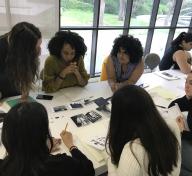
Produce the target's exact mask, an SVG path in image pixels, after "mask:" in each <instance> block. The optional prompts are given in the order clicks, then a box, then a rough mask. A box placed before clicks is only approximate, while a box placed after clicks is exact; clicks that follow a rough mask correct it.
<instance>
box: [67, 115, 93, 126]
mask: <svg viewBox="0 0 192 176" xmlns="http://www.w3.org/2000/svg"><path fill="white" fill-rule="evenodd" d="M71 119H72V120H73V122H74V123H75V125H76V126H77V127H81V126H85V125H87V124H89V123H90V121H89V119H88V118H87V116H85V115H84V114H78V115H75V116H72V117H71Z"/></svg>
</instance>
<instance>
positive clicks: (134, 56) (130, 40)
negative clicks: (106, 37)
mask: <svg viewBox="0 0 192 176" xmlns="http://www.w3.org/2000/svg"><path fill="white" fill-rule="evenodd" d="M113 43H114V44H113V48H112V50H111V56H114V57H117V53H118V52H119V50H120V48H122V49H124V50H125V52H126V53H127V54H128V55H129V56H130V62H131V63H139V62H140V60H141V58H142V56H143V48H142V45H141V42H140V41H139V39H137V38H134V37H133V36H131V35H120V36H119V37H117V38H116V39H115V40H114V42H113Z"/></svg>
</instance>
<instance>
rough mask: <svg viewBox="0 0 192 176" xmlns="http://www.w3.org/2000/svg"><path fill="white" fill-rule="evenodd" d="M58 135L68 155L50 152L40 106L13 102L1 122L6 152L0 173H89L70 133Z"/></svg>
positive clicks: (28, 175) (90, 168)
mask: <svg viewBox="0 0 192 176" xmlns="http://www.w3.org/2000/svg"><path fill="white" fill-rule="evenodd" d="M61 138H62V140H63V142H64V143H65V145H66V146H67V148H68V149H69V150H70V153H71V155H72V157H70V156H67V155H66V154H57V155H51V153H50V152H51V149H52V147H53V141H52V137H51V135H50V132H49V121H48V115H47V111H46V109H45V108H44V106H43V105H41V104H39V103H37V102H31V103H28V102H24V103H19V104H17V105H16V106H14V107H13V108H12V109H11V110H10V111H9V112H8V113H7V115H6V116H5V118H4V122H3V129H2V143H3V145H4V147H5V149H6V152H7V155H6V156H5V158H4V159H3V160H0V176H13V175H14V176H58V175H66V176H93V175H94V169H93V165H92V162H91V161H90V160H88V159H87V157H86V156H85V155H83V153H81V151H80V150H78V149H77V147H76V146H74V144H73V138H72V134H71V133H69V132H66V131H63V132H62V133H61ZM48 144H51V145H48Z"/></svg>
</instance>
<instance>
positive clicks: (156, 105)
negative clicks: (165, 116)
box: [156, 105, 166, 109]
mask: <svg viewBox="0 0 192 176" xmlns="http://www.w3.org/2000/svg"><path fill="white" fill-rule="evenodd" d="M156 106H157V107H159V108H163V109H166V107H165V106H161V105H156Z"/></svg>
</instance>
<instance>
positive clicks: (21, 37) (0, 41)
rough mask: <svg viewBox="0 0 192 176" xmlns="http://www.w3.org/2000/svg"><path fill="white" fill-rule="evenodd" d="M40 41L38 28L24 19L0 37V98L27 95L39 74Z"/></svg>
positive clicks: (25, 97)
mask: <svg viewBox="0 0 192 176" xmlns="http://www.w3.org/2000/svg"><path fill="white" fill-rule="evenodd" d="M41 42H42V39H41V32H40V31H39V29H38V28H37V27H36V26H34V25H33V24H31V23H27V22H21V23H18V24H16V25H15V26H14V27H13V28H12V29H11V31H10V32H8V33H7V34H5V35H3V36H1V37H0V92H1V93H0V94H1V97H0V98H4V97H10V96H15V95H19V94H22V96H21V98H22V100H26V99H27V97H28V93H29V90H30V89H31V87H32V83H34V82H35V77H36V76H37V75H38V56H39V54H40V52H41V48H40V45H41Z"/></svg>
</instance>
